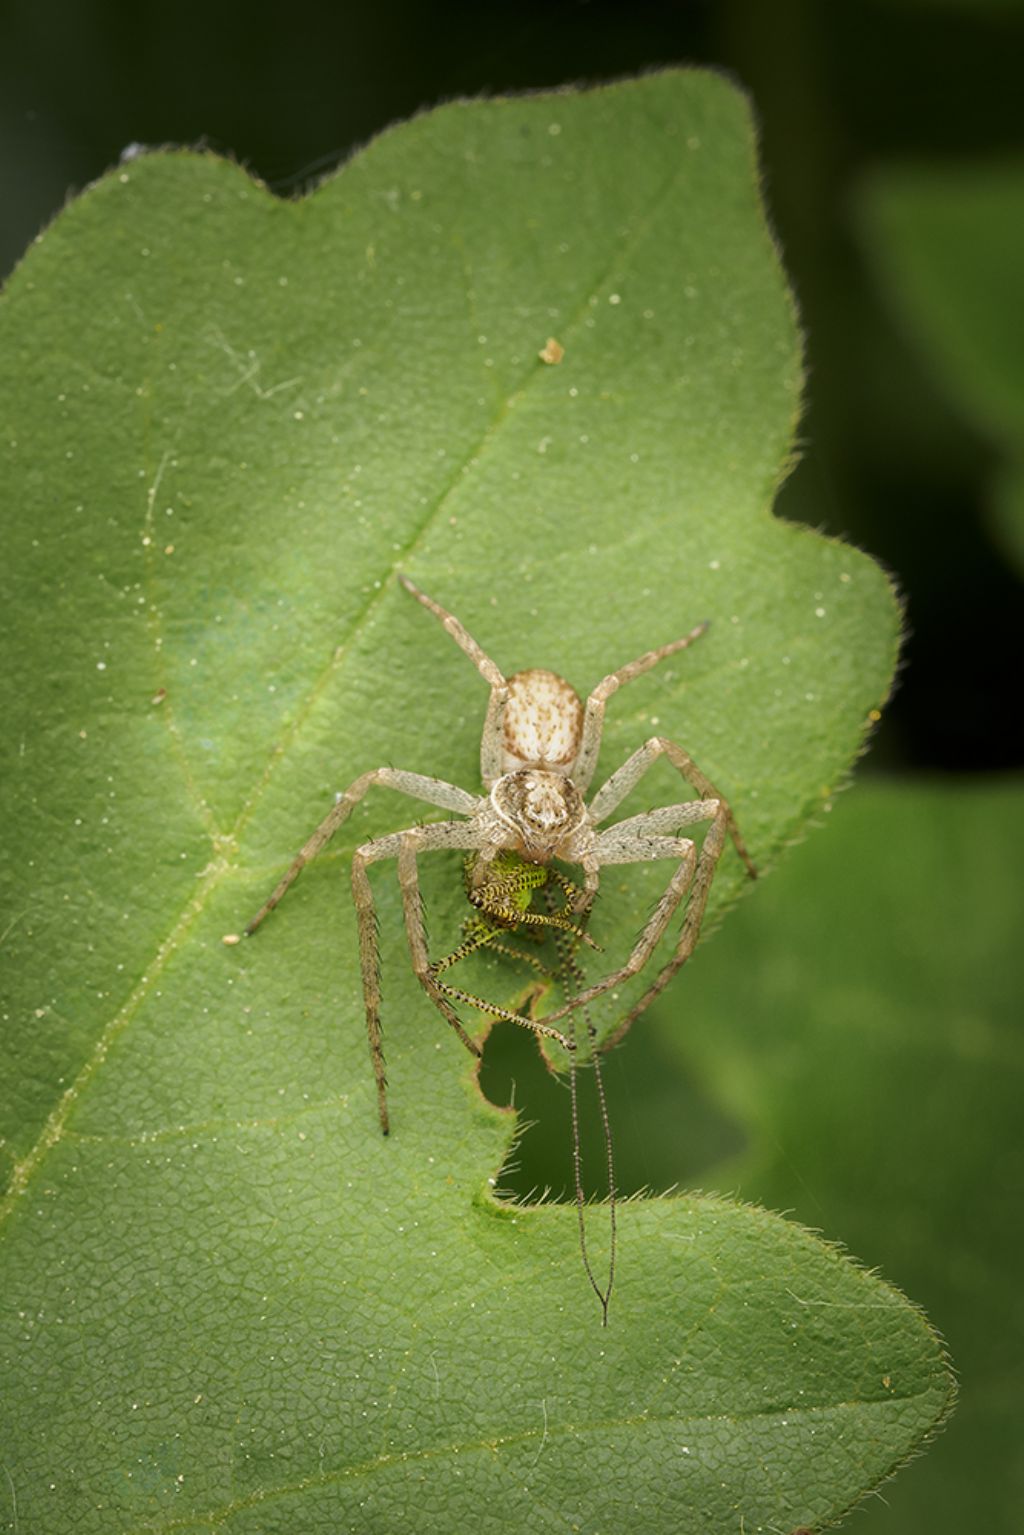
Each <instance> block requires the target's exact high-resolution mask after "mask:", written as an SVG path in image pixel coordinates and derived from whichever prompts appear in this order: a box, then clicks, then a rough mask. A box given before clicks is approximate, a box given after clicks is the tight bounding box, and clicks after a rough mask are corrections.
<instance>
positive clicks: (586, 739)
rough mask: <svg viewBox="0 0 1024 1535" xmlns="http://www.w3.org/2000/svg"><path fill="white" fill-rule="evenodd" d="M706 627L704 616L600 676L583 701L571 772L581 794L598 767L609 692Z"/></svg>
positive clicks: (674, 651) (674, 652) (680, 647)
mask: <svg viewBox="0 0 1024 1535" xmlns="http://www.w3.org/2000/svg"><path fill="white" fill-rule="evenodd" d="M707 627H708V623H707V620H705V621H704V622H703V623H701V624H697V626H696V628H694V629H691V630H690V632H689V634H684V635H683V637H682V639H678V640H670V641H669V643H668V644H667V645H659V646H658V648H657V649H656V650H648V651H645V652H644V654H643V655H642V656H638V657H637V659H636V660H635V661H628V662H627V663H626V665H625V666H620V667H619V669H618V671H617V672H609V674H608V676H607V677H603V678H602V679H601V681H600V682H599V683H598V684H597V687H596V688H595V689H594V691H593V692H592V693H591V695H590V697H589V698H588V699H587V701H586V704H585V705H584V709H583V738H582V740H581V742H580V749H579V752H578V753H577V755H576V761H575V762H574V763H573V767H572V773H571V777H572V780H573V783H574V784H575V785H576V787H577V789H579V791H580V793H581V794H586V792H587V790H588V789H589V787H590V781H591V779H592V778H593V776H594V771H595V769H596V768H597V759H598V755H599V753H600V750H601V734H602V731H603V730H604V711H605V705H606V704H607V702H608V700H609V698H611V696H612V694H613V693H617V692H618V691H619V688H622V687H625V685H626V683H627V682H632V681H633V679H634V677H642V676H643V674H644V672H649V671H650V670H651V668H652V666H657V665H658V663H659V661H664V660H665V658H666V657H667V656H674V655H677V654H678V652H679V651H680V650H685V649H686V648H687V646H689V645H692V644H693V643H694V641H695V640H699V639H700V637H701V635H702V634H703V633H704V632H705V630H706V629H707ZM606 787H607V785H606Z"/></svg>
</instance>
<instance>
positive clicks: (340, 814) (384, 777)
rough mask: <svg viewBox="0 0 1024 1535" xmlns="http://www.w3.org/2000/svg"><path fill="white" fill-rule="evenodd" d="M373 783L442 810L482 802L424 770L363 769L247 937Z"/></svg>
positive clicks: (467, 808) (462, 809)
mask: <svg viewBox="0 0 1024 1535" xmlns="http://www.w3.org/2000/svg"><path fill="white" fill-rule="evenodd" d="M374 784H380V785H381V786H382V787H383V788H385V789H397V791H398V792H399V794H407V795H408V796H409V798H410V799H419V800H425V801H426V802H427V804H428V805H439V806H440V807H441V809H442V810H455V811H457V812H458V813H459V814H460V815H473V814H475V812H476V811H477V810H479V808H480V805H481V803H482V802H481V800H480V797H479V795H476V794H469V793H467V791H466V790H465V789H460V788H459V787H458V786H457V785H456V784H453V783H445V781H444V779H443V778H427V777H426V776H425V775H424V774H422V773H407V772H403V771H402V770H401V769H400V768H390V767H380V768H374V769H373V770H372V771H371V772H369V773H362V774H361V775H360V776H359V777H358V778H357V779H356V780H355V781H354V782H353V783H350V784H349V786H348V788H347V789H346V790H345V792H344V794H342V795H340V796H339V798H338V800H337V802H336V804H334V805H333V806H332V807H331V809H330V811H329V812H328V813H327V815H325V816H324V818H323V820H322V821H321V822H320V825H319V826H318V827H317V829H316V831H315V832H314V833H313V835H312V836H311V837H310V839H309V841H308V842H306V843H305V845H304V846H303V847H302V848H301V849H300V851H299V852H298V853H297V854H296V855H295V857H294V859H293V860H292V862H291V864H290V865H289V867H288V869H287V870H286V872H285V874H284V876H283V877H282V879H281V880H280V881H279V883H278V884H277V886H276V887H275V889H274V891H273V893H272V894H271V895H270V896H268V897H267V899H266V900H265V901H264V903H263V905H262V906H261V907H260V909H259V911H258V912H257V913H256V915H255V917H253V919H252V921H251V922H250V923H249V924H248V926H247V927H246V929H245V935H246V937H247V938H248V937H251V936H252V934H253V933H254V932H255V931H256V929H257V928H258V927H259V925H260V923H261V922H262V921H263V919H264V918H265V917H267V916H269V914H270V913H271V912H272V911H273V909H274V907H275V906H276V905H277V904H278V902H279V901H280V900H281V899H282V897H283V896H284V895H285V894H286V893H287V892H288V890H290V889H291V887H292V885H294V883H295V881H296V880H297V879H298V877H299V875H300V874H301V873H302V871H303V869H304V868H305V867H306V865H307V863H310V862H311V861H312V860H313V859H314V858H315V857H316V855H317V853H319V852H320V851H321V849H322V848H324V847H326V845H327V843H328V842H329V841H330V840H331V838H332V837H333V836H334V833H335V832H336V831H337V830H338V828H339V826H341V825H342V824H343V822H345V821H347V820H348V818H349V816H350V815H351V814H352V811H353V810H354V809H355V807H356V805H358V803H359V801H360V800H361V799H362V798H363V795H364V794H365V793H366V792H367V790H368V789H372V788H373V786H374Z"/></svg>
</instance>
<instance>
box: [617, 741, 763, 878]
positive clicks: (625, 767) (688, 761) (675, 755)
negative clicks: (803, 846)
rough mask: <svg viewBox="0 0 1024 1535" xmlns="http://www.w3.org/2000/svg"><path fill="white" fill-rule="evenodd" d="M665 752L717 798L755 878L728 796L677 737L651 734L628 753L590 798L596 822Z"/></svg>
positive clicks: (696, 786) (699, 789)
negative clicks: (675, 740)
mask: <svg viewBox="0 0 1024 1535" xmlns="http://www.w3.org/2000/svg"><path fill="white" fill-rule="evenodd" d="M662 756H665V757H667V758H668V760H669V762H671V764H672V766H673V767H674V768H675V769H676V770H677V772H679V773H680V774H681V776H682V777H683V778H684V779H685V781H686V782H687V783H688V784H689V785H690V787H691V789H693V790H695V792H696V793H697V794H698V795H699V796H700V798H701V799H702V800H717V801H718V804H719V806H720V808H721V814H722V816H723V819H724V821H725V828H726V830H727V831H728V833H729V835H730V837H731V838H732V840H733V844H734V846H735V848H736V851H737V853H738V854H739V855H740V857H741V858H742V860H743V862H744V864H745V866H746V870H747V873H748V874H749V875H750V877H751V879H756V878H757V869H756V867H755V865H754V861H753V859H752V858H751V856H750V854H749V853H748V852H747V847H746V843H745V842H744V841H743V838H742V837H741V836H740V833H739V828H738V827H737V825H736V818H735V816H734V815H733V813H732V810H731V809H730V806H729V802H728V800H727V799H725V798H724V796H723V795H721V794H719V792H718V790H717V789H716V788H715V786H714V784H713V783H712V782H711V780H710V778H706V777H705V776H704V774H703V773H702V772H701V770H700V768H699V767H698V766H697V764H696V763H695V762H694V760H693V758H692V757H691V756H690V754H689V753H688V752H684V751H683V749H682V747H681V746H677V745H676V743H675V742H674V741H669V740H666V738H665V737H664V736H652V737H651V739H650V740H649V741H645V742H644V744H643V746H641V747H640V748H639V749H638V750H637V751H635V752H634V753H633V755H632V756H631V757H627V758H626V761H625V762H624V763H623V764H622V766H621V767H620V768H617V769H616V771H615V772H614V773H613V774H612V775H611V777H610V778H609V779H608V781H607V782H606V783H605V784H604V785H603V786H602V787H601V788H600V789H598V791H597V793H596V794H595V795H594V798H593V799H592V800H591V802H590V817H591V820H592V821H593V823H594V824H595V825H597V824H598V822H600V821H605V820H607V818H608V817H609V816H610V815H611V813H612V811H613V810H614V809H615V808H616V806H617V805H620V804H621V803H622V801H623V800H624V799H625V798H626V795H627V794H628V793H629V791H630V790H631V789H632V788H633V787H634V785H635V784H637V783H638V782H639V780H640V779H641V778H642V777H643V775H644V774H645V773H646V772H647V769H648V768H649V767H651V765H652V764H653V763H655V762H657V760H658V758H659V757H662Z"/></svg>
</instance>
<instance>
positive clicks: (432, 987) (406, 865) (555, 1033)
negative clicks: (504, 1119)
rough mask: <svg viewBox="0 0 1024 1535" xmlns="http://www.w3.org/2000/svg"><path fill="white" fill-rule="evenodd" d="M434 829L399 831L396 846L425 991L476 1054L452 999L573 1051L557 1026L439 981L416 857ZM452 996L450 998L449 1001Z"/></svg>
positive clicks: (416, 961)
mask: <svg viewBox="0 0 1024 1535" xmlns="http://www.w3.org/2000/svg"><path fill="white" fill-rule="evenodd" d="M435 829H436V828H434V827H432V826H423V827H419V828H417V829H416V830H414V831H407V832H403V833H400V834H399V841H400V846H399V849H398V882H399V884H400V886H401V889H402V905H403V907H404V909H405V927H406V932H407V933H408V936H409V950H410V953H411V955H412V967H413V970H414V971H415V974H416V978H417V980H418V981H419V983H420V985H421V986H422V987H423V989H424V991H425V992H426V993H427V995H428V997H430V999H431V1001H432V1002H433V1003H434V1006H435V1007H436V1008H437V1009H438V1011H439V1012H440V1013H441V1014H442V1016H443V1017H444V1018H445V1019H446V1020H447V1021H448V1022H449V1023H450V1024H451V1025H452V1027H453V1028H454V1029H455V1030H456V1032H457V1033H458V1034H459V1036H460V1038H461V1039H462V1041H463V1043H464V1044H466V1045H467V1046H468V1047H469V1049H471V1050H472V1051H473V1053H474V1054H475V1055H479V1054H480V1051H479V1050H478V1048H477V1046H476V1045H475V1044H474V1043H473V1041H472V1040H471V1039H470V1038H469V1036H468V1035H467V1034H466V1032H465V1030H464V1029H463V1027H462V1024H461V1022H460V1021H459V1019H458V1017H457V1015H456V1013H455V1010H454V1008H453V1007H452V1005H451V1002H452V1001H456V1002H466V1003H468V1004H469V1006H470V1007H476V1008H479V1009H480V1011H482V1012H485V1013H489V1014H490V1016H491V1017H492V1018H505V1019H507V1020H508V1021H509V1022H510V1023H518V1024H520V1025H521V1026H522V1027H523V1028H524V1029H530V1030H532V1032H533V1033H534V1034H541V1035H543V1036H544V1037H545V1038H546V1039H554V1040H557V1041H558V1043H559V1044H560V1045H561V1046H562V1048H563V1049H564V1050H568V1051H572V1050H573V1049H574V1048H575V1047H574V1045H573V1043H572V1041H571V1040H569V1039H568V1038H567V1037H566V1036H565V1035H564V1034H563V1033H562V1032H561V1031H560V1030H559V1029H556V1028H553V1027H552V1026H551V1025H550V1024H547V1023H540V1022H538V1021H537V1019H535V1018H524V1017H523V1016H522V1015H521V1014H520V1013H514V1012H512V1010H511V1009H510V1008H507V1007H500V1006H499V1005H498V1004H497V1003H496V1002H486V1001H484V1000H483V999H482V998H480V997H474V996H473V995H472V993H470V992H466V991H462V990H460V989H459V988H458V987H456V986H449V985H448V984H447V983H446V982H444V981H439V980H438V978H437V974H436V967H435V966H433V965H432V964H431V962H430V956H429V954H428V952H427V938H426V932H425V930H424V926H423V905H422V901H421V899H420V886H419V871H418V867H417V863H416V860H417V857H418V855H419V854H420V853H421V852H425V851H426V850H427V848H428V847H429V846H431V845H436V844H431V843H430V842H429V841H427V840H425V839H428V838H429V837H430V834H431V833H432V832H433V831H434V830H435ZM449 999H451V1000H449Z"/></svg>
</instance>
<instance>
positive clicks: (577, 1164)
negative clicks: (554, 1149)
mask: <svg viewBox="0 0 1024 1535" xmlns="http://www.w3.org/2000/svg"><path fill="white" fill-rule="evenodd" d="M545 895H546V897H547V899H548V904H549V905H550V904H551V892H550V887H548V889H546V890H545ZM555 942H556V946H557V948H558V952H559V957H560V959H561V965H560V971H561V980H562V984H563V986H564V987H565V990H566V993H567V994H569V995H571V994H572V993H573V992H575V991H578V990H579V989H580V986H581V985H582V983H583V981H584V979H585V977H584V975H583V972H582V970H581V969H580V966H579V962H578V961H577V959H576V952H575V944H574V941H573V935H572V934H571V933H567V932H557V933H556V934H555ZM583 1016H584V1019H585V1020H586V1025H587V1036H588V1039H589V1042H590V1058H591V1062H592V1064H593V1068H594V1084H595V1086H596V1088H597V1101H598V1105H599V1108H600V1113H601V1127H602V1130H603V1132H604V1145H605V1154H606V1157H607V1163H608V1226H609V1233H608V1236H609V1246H608V1281H607V1283H606V1284H605V1286H604V1288H603V1289H602V1287H601V1285H600V1284H599V1283H598V1281H597V1279H596V1277H595V1275H594V1269H593V1266H592V1264H591V1262H590V1253H589V1250H588V1248H587V1223H586V1214H585V1209H584V1206H585V1204H586V1200H585V1198H584V1194H583V1154H582V1151H581V1148H580V1114H579V1094H578V1091H577V1084H576V1052H575V1051H573V1053H572V1055H571V1057H570V1060H569V1102H570V1106H571V1112H572V1166H573V1179H574V1182H575V1186H576V1218H577V1221H578V1223H579V1229H580V1256H581V1257H582V1259H583V1271H584V1273H585V1274H586V1276H587V1278H588V1279H589V1281H590V1287H591V1289H592V1290H593V1292H594V1294H595V1295H596V1296H597V1298H598V1300H599V1301H600V1302H601V1326H602V1327H607V1326H608V1303H609V1302H610V1300H611V1298H612V1286H613V1285H614V1283H615V1250H616V1245H617V1241H616V1238H617V1231H616V1202H615V1155H614V1151H613V1147H612V1127H611V1121H610V1119H609V1118H608V1101H607V1098H606V1097H605V1091H604V1077H603V1076H602V1074H601V1057H600V1054H599V1053H598V1051H597V1049H596V1043H595V1042H596V1039H597V1031H596V1029H595V1028H594V1025H593V1022H592V1021H591V1017H590V1009H589V1008H588V1007H584V1008H583ZM568 1033H569V1038H570V1039H572V1040H573V1041H574V1042H575V1038H576V1021H575V1017H574V1015H573V1014H570V1015H569V1023H568Z"/></svg>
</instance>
